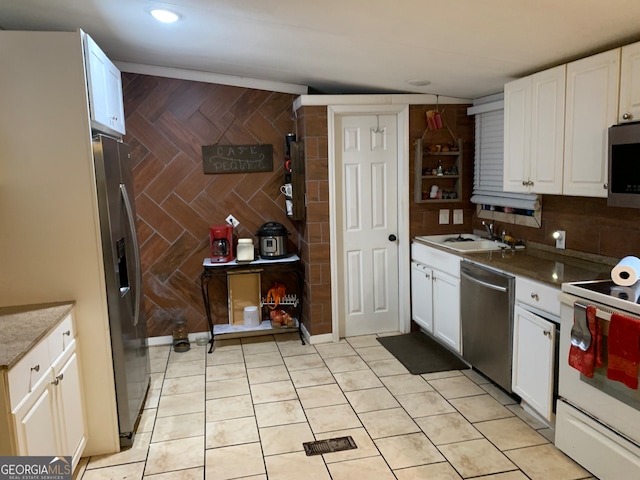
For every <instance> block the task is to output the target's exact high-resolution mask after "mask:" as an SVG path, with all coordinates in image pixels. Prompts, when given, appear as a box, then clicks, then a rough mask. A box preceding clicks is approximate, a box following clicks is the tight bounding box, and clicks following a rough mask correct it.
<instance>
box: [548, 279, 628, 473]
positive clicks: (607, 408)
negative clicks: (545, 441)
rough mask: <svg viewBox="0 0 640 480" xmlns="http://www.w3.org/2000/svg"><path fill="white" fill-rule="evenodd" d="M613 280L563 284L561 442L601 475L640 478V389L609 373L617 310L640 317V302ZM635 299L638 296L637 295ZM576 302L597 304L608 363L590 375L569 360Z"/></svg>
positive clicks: (558, 408) (558, 410)
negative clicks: (611, 325) (610, 339)
mask: <svg viewBox="0 0 640 480" xmlns="http://www.w3.org/2000/svg"><path fill="white" fill-rule="evenodd" d="M616 287H617V286H616V285H615V284H614V283H613V281H611V280H598V281H590V282H573V283H564V284H563V285H562V292H563V293H562V294H561V295H560V300H561V301H562V308H561V329H560V358H559V364H560V366H559V382H558V394H559V398H558V403H557V406H556V436H555V438H556V440H555V443H556V446H557V447H558V448H559V449H560V450H562V451H563V452H565V453H566V454H567V455H569V456H570V457H572V458H573V459H574V460H576V461H577V462H578V463H580V464H581V465H582V466H583V467H584V468H586V469H587V470H589V471H590V472H591V473H592V474H594V475H596V476H597V477H598V478H600V479H601V480H606V479H611V480H619V479H623V478H640V390H634V389H631V388H628V387H627V386H626V385H624V384H622V383H620V382H616V381H612V380H609V379H607V376H606V360H607V357H606V344H607V334H608V331H609V322H610V319H611V314H612V313H620V314H623V315H627V316H629V317H631V318H633V319H636V320H638V321H639V322H640V304H639V303H637V302H634V301H630V300H627V299H625V298H620V297H621V296H622V297H624V296H625V295H624V294H623V295H621V294H620V289H619V288H616ZM631 300H634V299H633V298H631ZM576 302H577V303H578V304H581V305H583V306H587V305H592V306H594V307H596V309H597V310H596V312H597V313H596V316H597V318H598V319H599V322H600V327H601V331H602V332H603V342H602V343H603V345H604V346H605V347H604V355H603V358H604V360H605V365H604V367H602V368H596V369H595V373H594V376H593V377H592V378H589V377H586V376H585V375H583V374H581V373H580V372H579V371H578V370H575V369H574V368H572V367H571V366H570V365H569V363H568V358H569V349H570V344H571V328H572V327H573V323H574V309H577V308H578V307H576V306H575V304H576Z"/></svg>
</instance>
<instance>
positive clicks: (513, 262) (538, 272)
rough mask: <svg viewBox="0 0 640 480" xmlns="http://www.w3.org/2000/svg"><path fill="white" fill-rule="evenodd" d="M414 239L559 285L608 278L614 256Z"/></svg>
mask: <svg viewBox="0 0 640 480" xmlns="http://www.w3.org/2000/svg"><path fill="white" fill-rule="evenodd" d="M413 241H415V242H417V243H420V244H422V245H426V246H428V247H432V248H436V249H438V250H442V251H444V252H448V253H452V254H454V255H458V256H459V257H460V258H461V259H463V260H468V261H471V262H474V263H479V264H482V265H486V266H488V267H490V268H494V269H496V270H501V271H503V272H505V273H509V274H512V275H518V276H521V277H527V278H530V279H532V280H536V281H539V282H542V283H546V284H548V285H552V286H554V287H557V288H560V287H561V285H562V284H563V283H564V282H578V281H589V280H600V279H607V278H611V269H612V268H613V267H614V266H615V264H616V263H617V261H616V259H612V258H609V257H602V256H598V255H589V254H581V253H579V252H567V253H565V254H561V253H558V250H557V249H551V248H549V247H546V246H543V245H534V244H532V245H531V246H529V245H527V247H526V248H525V249H524V250H516V251H512V250H494V251H492V252H478V253H459V252H455V251H453V250H450V249H448V248H445V247H438V246H435V245H433V244H431V243H425V242H422V241H420V240H417V239H414V240H413Z"/></svg>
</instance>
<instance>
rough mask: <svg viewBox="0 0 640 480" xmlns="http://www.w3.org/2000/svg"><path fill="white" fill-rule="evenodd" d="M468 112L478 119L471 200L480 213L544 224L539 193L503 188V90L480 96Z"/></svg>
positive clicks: (511, 220)
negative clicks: (510, 190)
mask: <svg viewBox="0 0 640 480" xmlns="http://www.w3.org/2000/svg"><path fill="white" fill-rule="evenodd" d="M467 113H468V114H469V115H475V121H476V131H475V138H476V143H475V161H474V176H473V195H472V196H471V202H473V203H475V204H477V212H478V217H479V218H487V219H492V220H498V221H501V222H506V223H514V224H519V225H528V226H532V227H540V217H541V213H542V212H541V202H540V198H539V197H538V195H535V194H526V193H513V192H505V191H504V190H503V186H502V174H503V169H504V101H503V94H502V93H500V94H496V95H491V96H489V97H482V98H479V99H476V100H475V101H474V102H473V107H471V108H469V109H468V110H467Z"/></svg>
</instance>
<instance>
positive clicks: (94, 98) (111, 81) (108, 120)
mask: <svg viewBox="0 0 640 480" xmlns="http://www.w3.org/2000/svg"><path fill="white" fill-rule="evenodd" d="M84 51H85V60H86V66H87V82H88V90H89V109H90V112H91V123H92V126H93V127H94V128H96V129H98V130H105V129H104V127H106V128H107V130H106V131H107V133H108V132H109V130H113V131H115V132H118V133H121V134H122V135H124V134H125V125H124V102H123V98H122V78H121V76H120V70H118V68H117V67H116V66H115V65H114V64H113V62H112V61H111V60H109V58H108V57H107V56H106V55H105V54H104V52H103V51H102V50H101V49H100V47H99V46H98V45H97V44H96V42H94V41H93V39H92V38H91V37H90V36H89V35H84Z"/></svg>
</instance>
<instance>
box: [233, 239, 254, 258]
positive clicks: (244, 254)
mask: <svg viewBox="0 0 640 480" xmlns="http://www.w3.org/2000/svg"><path fill="white" fill-rule="evenodd" d="M254 252H255V249H254V248H253V240H251V239H250V238H240V239H238V252H237V261H238V262H252V261H253V260H254Z"/></svg>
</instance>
